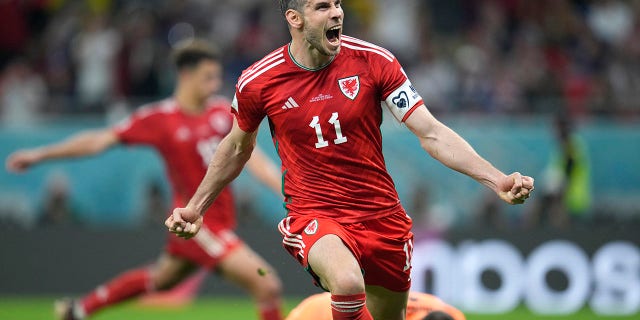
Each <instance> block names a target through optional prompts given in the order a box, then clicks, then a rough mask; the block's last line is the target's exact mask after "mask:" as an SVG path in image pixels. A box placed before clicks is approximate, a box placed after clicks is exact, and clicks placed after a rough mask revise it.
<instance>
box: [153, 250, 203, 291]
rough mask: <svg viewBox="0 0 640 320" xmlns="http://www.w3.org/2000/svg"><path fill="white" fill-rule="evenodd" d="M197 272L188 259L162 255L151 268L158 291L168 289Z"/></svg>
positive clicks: (167, 254) (166, 254)
mask: <svg viewBox="0 0 640 320" xmlns="http://www.w3.org/2000/svg"><path fill="white" fill-rule="evenodd" d="M195 270H196V265H195V264H193V263H192V262H190V261H188V260H187V259H184V258H181V257H178V256H174V255H171V254H169V253H166V252H165V253H162V254H161V255H160V257H159V258H158V260H157V261H156V262H155V263H154V265H153V266H152V268H151V278H152V280H153V283H154V286H155V287H156V289H167V288H171V287H173V286H174V285H176V284H177V283H178V282H180V281H182V280H183V279H184V278H186V277H187V276H189V275H190V274H191V273H193V271H195Z"/></svg>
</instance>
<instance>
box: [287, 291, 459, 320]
mask: <svg viewBox="0 0 640 320" xmlns="http://www.w3.org/2000/svg"><path fill="white" fill-rule="evenodd" d="M335 307H338V308H339V307H341V306H334V305H332V304H331V294H330V293H328V292H324V293H319V294H314V295H312V296H310V297H308V298H306V299H304V300H303V301H302V302H300V304H299V305H298V306H297V307H295V308H294V309H293V310H291V312H290V313H289V316H287V318H286V319H285V320H309V319H314V320H331V319H332V318H331V308H335ZM406 320H466V319H465V317H464V314H462V312H461V311H460V310H458V309H456V308H454V307H452V306H450V305H448V304H446V303H445V302H444V301H442V300H440V299H439V298H438V297H436V296H433V295H430V294H426V293H420V292H415V291H412V292H410V293H409V301H408V304H407V317H406Z"/></svg>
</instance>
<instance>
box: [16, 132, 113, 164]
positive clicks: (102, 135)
mask: <svg viewBox="0 0 640 320" xmlns="http://www.w3.org/2000/svg"><path fill="white" fill-rule="evenodd" d="M118 142H119V139H118V136H117V135H116V133H115V132H113V130H111V129H101V130H88V131H82V132H80V133H77V134H75V135H73V136H71V137H69V138H67V139H65V140H63V141H61V142H57V143H53V144H49V145H44V146H41V147H37V148H32V149H22V150H18V151H16V152H14V153H12V154H11V155H9V157H8V158H7V161H6V167H7V170H8V171H11V172H24V171H26V170H27V169H29V168H30V167H31V166H33V165H35V164H38V163H40V162H43V161H47V160H53V159H65V158H78V157H85V156H90V155H94V154H98V153H101V152H103V151H105V150H106V149H108V148H110V147H112V146H113V145H115V144H117V143H118Z"/></svg>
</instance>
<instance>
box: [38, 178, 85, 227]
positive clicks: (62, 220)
mask: <svg viewBox="0 0 640 320" xmlns="http://www.w3.org/2000/svg"><path fill="white" fill-rule="evenodd" d="M77 222H78V211H77V210H76V209H75V208H74V205H73V204H72V201H71V198H70V194H69V179H68V178H67V176H66V175H65V174H64V173H62V172H54V173H53V174H51V175H50V176H49V178H48V179H47V187H46V191H45V199H44V201H43V207H42V212H41V213H40V221H39V224H41V225H52V224H68V223H77Z"/></svg>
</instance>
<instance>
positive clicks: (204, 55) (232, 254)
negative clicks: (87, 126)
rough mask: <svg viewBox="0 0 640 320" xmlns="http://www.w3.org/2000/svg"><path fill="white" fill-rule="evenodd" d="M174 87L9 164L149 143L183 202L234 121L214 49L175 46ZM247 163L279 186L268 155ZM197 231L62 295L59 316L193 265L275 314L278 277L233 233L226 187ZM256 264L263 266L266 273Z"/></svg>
mask: <svg viewBox="0 0 640 320" xmlns="http://www.w3.org/2000/svg"><path fill="white" fill-rule="evenodd" d="M173 58H174V63H175V66H176V68H177V74H178V79H177V85H176V89H175V92H174V96H173V97H172V98H169V99H166V100H164V101H160V102H157V103H153V104H151V105H150V106H146V107H143V108H141V109H139V110H138V111H137V112H135V113H134V114H133V115H132V116H131V117H130V118H129V119H127V120H126V121H125V122H123V123H121V124H119V125H116V126H115V127H114V128H107V129H101V130H96V131H86V132H81V133H79V134H77V135H75V136H73V137H71V138H69V139H67V140H65V141H62V142H60V143H57V144H52V145H48V146H44V147H40V148H35V149H30V150H21V151H17V152H15V153H14V154H12V155H10V156H9V158H8V160H7V168H8V169H9V170H10V171H14V172H21V171H24V170H26V169H27V168H29V167H31V166H33V165H35V164H37V163H39V162H42V161H45V160H51V159H59V158H70V157H81V156H88V155H93V154H97V153H100V152H103V151H105V150H107V149H109V148H110V147H113V146H115V145H117V144H128V145H129V144H131V145H134V144H135V145H148V146H151V147H153V148H155V149H156V151H158V153H159V154H160V155H161V156H162V157H163V158H164V161H165V165H166V168H167V172H168V176H169V180H170V181H171V185H172V189H173V203H174V205H175V206H183V205H185V204H186V201H187V200H188V199H189V198H190V197H191V196H192V195H193V193H194V192H195V190H196V188H197V187H198V185H199V183H200V180H201V179H202V177H203V176H204V174H205V172H206V171H207V165H208V163H209V161H210V159H211V156H212V155H213V152H214V151H215V149H216V147H217V145H218V143H219V142H220V140H222V138H223V137H224V136H225V135H226V134H227V133H228V132H229V130H230V129H231V127H232V126H233V115H232V114H231V112H230V107H229V106H230V101H229V100H227V99H224V98H222V97H216V96H212V95H213V94H214V93H215V92H217V91H218V90H219V88H220V86H221V78H222V66H221V64H220V58H219V55H218V53H217V52H216V51H215V50H214V49H213V48H211V47H210V46H208V45H207V44H206V43H204V42H201V41H198V40H196V41H193V42H191V43H189V44H186V45H183V46H180V47H179V48H177V49H176V50H175V52H174V56H173ZM248 164H249V165H248V168H249V169H250V171H251V172H252V173H253V174H254V175H255V176H257V178H258V179H260V180H261V181H263V182H264V183H265V184H266V185H268V186H269V187H270V188H272V189H273V190H274V191H275V192H278V193H279V192H280V189H281V173H280V171H279V169H278V168H277V166H276V165H275V164H273V163H272V162H271V161H270V160H269V159H268V157H267V156H266V155H264V154H263V153H261V152H258V153H254V155H253V156H252V157H251V159H250V160H249V162H248ZM219 191H220V192H219V197H218V198H217V199H216V201H215V202H213V203H212V204H211V207H210V209H209V211H211V212H210V214H209V215H207V218H206V219H205V220H204V226H203V227H202V230H201V232H200V233H199V234H198V236H196V237H194V238H193V239H190V240H186V239H182V238H179V237H176V236H174V235H171V236H169V237H168V241H167V245H166V247H165V250H164V252H163V253H162V254H161V256H160V258H159V259H158V260H157V262H156V263H155V264H153V266H151V267H150V268H149V267H142V268H139V269H134V270H130V271H128V272H126V273H124V274H122V275H120V276H119V277H117V278H115V279H113V280H111V281H109V282H107V283H105V284H103V285H100V286H98V287H97V289H95V291H93V292H91V293H89V294H88V295H86V296H84V297H83V298H82V299H80V300H78V301H75V302H74V301H60V302H59V303H57V304H56V313H57V314H58V316H59V317H60V318H61V319H65V320H71V319H83V318H84V317H86V316H88V315H91V314H93V313H94V312H96V311H97V310H99V309H101V308H104V307H106V306H110V305H113V304H116V303H119V302H121V301H124V300H127V299H129V298H132V297H135V296H139V295H141V294H144V293H146V292H150V291H154V290H162V289H168V288H171V287H173V286H174V285H176V284H177V283H179V282H181V281H182V280H183V279H185V278H186V277H187V276H189V275H190V274H191V273H193V272H194V271H196V270H197V269H198V267H204V268H207V269H210V270H216V271H218V272H219V273H220V274H221V275H222V276H223V277H224V278H226V279H227V280H229V281H231V282H232V283H234V284H236V285H238V286H240V287H242V288H243V289H245V290H247V291H248V292H249V293H250V294H251V296H252V297H253V298H254V299H255V301H256V303H257V305H258V308H259V313H260V319H262V320H279V319H282V315H281V309H280V308H281V306H280V305H281V301H280V300H281V297H280V293H281V283H280V280H279V279H278V277H277V275H276V274H275V272H274V271H273V270H272V268H271V267H270V266H269V265H268V264H267V263H266V262H265V261H264V260H263V259H262V258H261V257H260V256H258V255H257V254H256V253H255V252H254V251H252V250H251V249H250V248H249V247H248V246H246V245H245V244H244V243H243V242H242V240H240V239H239V238H238V237H237V236H236V235H235V233H234V231H233V230H234V228H235V224H236V221H235V208H234V200H233V195H232V192H231V189H230V188H222V189H221V190H219ZM257 270H266V271H268V272H266V271H265V272H264V274H263V275H260V274H258V272H257Z"/></svg>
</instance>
